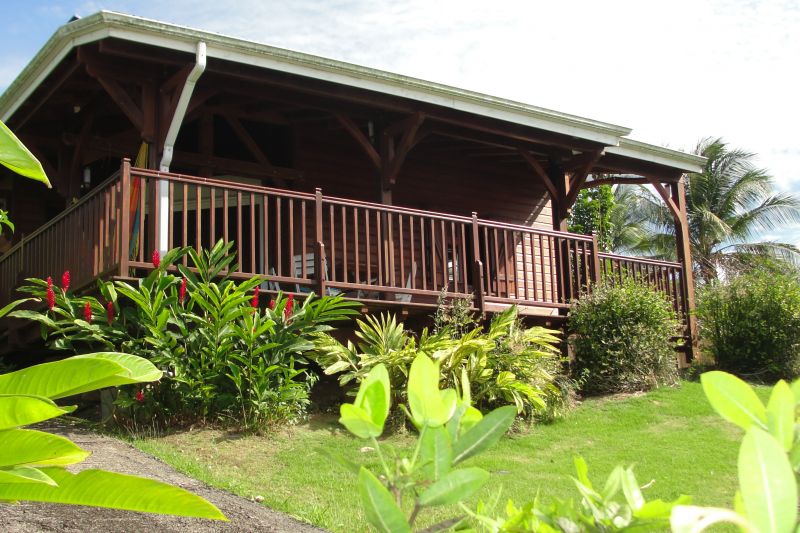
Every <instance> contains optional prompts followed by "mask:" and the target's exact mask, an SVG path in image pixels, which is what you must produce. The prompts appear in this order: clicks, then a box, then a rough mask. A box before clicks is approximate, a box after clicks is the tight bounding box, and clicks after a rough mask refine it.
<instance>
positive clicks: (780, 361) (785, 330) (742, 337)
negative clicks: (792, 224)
mask: <svg viewBox="0 0 800 533" xmlns="http://www.w3.org/2000/svg"><path fill="white" fill-rule="evenodd" d="M697 313H698V318H699V323H700V328H701V329H700V331H701V338H702V339H703V341H704V342H703V345H704V347H705V348H706V350H707V353H708V354H709V355H711V356H712V357H713V359H714V361H716V364H717V366H718V368H720V369H722V370H726V371H728V372H731V373H734V374H738V375H741V376H747V377H749V378H751V379H752V378H757V379H760V380H767V381H774V380H776V379H778V378H793V377H796V376H798V375H800V280H798V278H797V276H796V275H791V274H781V273H778V272H774V271H771V272H765V271H762V270H754V271H751V272H749V273H746V274H742V275H740V276H737V277H735V278H733V279H731V280H729V281H727V282H725V283H717V284H714V285H710V286H708V287H705V288H704V289H703V290H701V291H700V297H699V298H698V311H697Z"/></svg>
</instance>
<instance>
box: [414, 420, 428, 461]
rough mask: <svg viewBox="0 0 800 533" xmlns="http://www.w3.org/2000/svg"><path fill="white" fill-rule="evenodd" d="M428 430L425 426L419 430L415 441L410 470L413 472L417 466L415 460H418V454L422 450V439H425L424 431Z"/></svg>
mask: <svg viewBox="0 0 800 533" xmlns="http://www.w3.org/2000/svg"><path fill="white" fill-rule="evenodd" d="M426 429H428V426H427V425H424V426H422V429H421V430H419V438H418V439H417V446H416V448H414V457H413V458H412V459H411V469H412V470H414V469H415V468H416V466H417V459H418V458H419V452H420V449H421V448H422V439H423V438H424V437H425V430H426Z"/></svg>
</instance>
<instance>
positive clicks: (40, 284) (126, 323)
mask: <svg viewBox="0 0 800 533" xmlns="http://www.w3.org/2000/svg"><path fill="white" fill-rule="evenodd" d="M231 246H232V243H228V244H225V245H223V244H222V242H221V241H220V242H219V243H217V245H215V246H214V248H212V249H211V250H208V251H203V252H201V253H198V252H197V251H195V250H194V249H186V250H172V251H170V252H168V253H167V254H165V255H164V257H163V258H160V259H159V260H157V261H156V262H157V265H156V268H155V269H154V270H153V271H152V272H151V273H150V274H148V275H147V276H146V277H145V278H143V279H140V280H139V281H138V284H136V285H132V284H129V283H126V282H123V281H117V282H113V283H112V282H102V281H101V282H99V290H100V293H101V298H102V301H101V300H100V299H98V298H95V297H93V296H83V297H75V296H74V295H73V294H71V293H70V292H69V291H68V290H65V289H64V288H63V285H66V284H64V283H62V288H58V287H54V286H53V284H52V281H51V280H49V279H48V280H47V281H45V280H37V279H29V280H28V282H29V283H30V285H28V286H26V287H23V288H22V289H21V290H22V291H24V292H27V293H29V294H31V295H33V296H36V297H39V298H42V299H44V300H46V301H48V307H50V309H49V310H48V311H45V312H33V311H17V312H15V313H14V316H17V317H21V318H29V319H33V320H36V321H38V322H40V323H41V324H42V326H43V334H44V336H45V338H46V339H47V340H48V344H49V346H50V347H52V348H55V349H68V350H72V351H73V352H75V353H80V352H83V351H87V350H92V349H95V348H97V347H100V348H102V349H106V350H117V351H126V352H128V353H135V354H138V355H141V356H143V357H145V358H147V359H149V360H150V361H152V362H153V363H154V364H155V365H156V366H157V367H158V368H160V369H161V370H163V371H164V372H165V373H166V375H167V376H168V377H167V378H165V379H164V380H162V381H161V382H159V383H157V384H155V385H152V386H146V387H145V388H143V389H141V388H137V389H133V390H129V391H121V392H120V394H119V396H118V398H117V401H116V403H117V405H119V406H120V407H122V408H124V410H123V412H121V413H119V414H120V415H122V416H123V417H124V420H123V422H125V423H136V422H138V421H148V422H154V423H163V424H167V423H180V422H187V423H188V422H194V421H197V420H205V419H207V418H211V419H212V420H219V419H228V420H232V421H234V422H235V423H238V424H241V425H243V426H244V427H245V428H246V429H259V428H261V427H263V426H264V425H266V424H269V423H272V422H282V421H294V420H297V419H298V418H300V417H302V416H303V415H304V413H305V410H306V408H307V406H308V404H309V391H310V388H311V386H312V384H313V383H314V381H315V378H316V376H315V375H314V374H312V373H310V372H309V371H308V370H307V368H306V367H305V366H304V364H305V362H306V360H305V358H304V354H305V353H306V352H307V351H308V350H310V349H311V348H313V343H312V342H311V338H312V336H314V335H317V334H319V333H322V332H325V331H328V330H330V329H332V326H330V323H331V322H335V321H337V320H342V319H346V318H348V317H349V316H350V315H352V314H354V313H355V311H354V310H353V307H354V305H355V304H353V303H351V302H346V301H344V300H343V299H342V298H340V297H327V296H325V297H322V298H316V297H315V296H314V295H313V294H309V295H308V296H307V297H306V298H305V299H304V300H303V301H302V302H295V301H294V299H293V297H292V296H291V295H289V296H284V295H283V294H282V293H279V294H278V295H277V296H276V297H275V299H273V300H272V301H271V302H270V305H269V306H266V305H264V304H265V303H266V301H265V298H263V297H262V298H261V301H259V296H258V287H259V286H260V284H261V283H262V282H263V279H262V278H258V277H256V278H252V279H248V280H244V281H241V282H236V281H234V280H232V279H230V278H229V277H228V275H227V274H228V272H233V271H235V270H236V265H235V264H233V259H234V257H233V255H232V254H231V253H230V250H231ZM184 255H188V256H189V259H190V261H189V264H190V265H191V266H192V267H193V268H191V269H190V268H187V267H186V266H184V265H182V264H177V263H178V260H179V259H181V258H182V256H184ZM154 259H157V258H156V257H155V256H154ZM156 262H154V265H155V264H156ZM176 264H177V271H178V275H176V274H174V273H172V272H173V271H174V270H175V269H174V268H172V267H173V266H174V265H176ZM65 279H67V280H68V276H66V278H65ZM50 303H52V305H50Z"/></svg>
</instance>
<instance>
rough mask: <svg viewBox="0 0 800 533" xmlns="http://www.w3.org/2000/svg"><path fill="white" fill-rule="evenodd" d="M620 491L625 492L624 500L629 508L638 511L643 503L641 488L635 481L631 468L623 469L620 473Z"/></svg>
mask: <svg viewBox="0 0 800 533" xmlns="http://www.w3.org/2000/svg"><path fill="white" fill-rule="evenodd" d="M621 480H622V493H623V494H625V500H626V501H627V502H628V505H630V506H631V509H633V510H634V511H638V510H639V509H641V508H642V505H644V496H642V489H641V488H639V483H637V481H636V476H634V475H633V469H632V468H627V469H625V473H624V474H623V475H622V478H621Z"/></svg>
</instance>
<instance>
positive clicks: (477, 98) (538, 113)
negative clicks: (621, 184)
mask: <svg viewBox="0 0 800 533" xmlns="http://www.w3.org/2000/svg"><path fill="white" fill-rule="evenodd" d="M106 37H115V38H118V39H124V40H129V41H133V42H139V43H144V44H150V45H154V46H159V47H163V48H167V49H172V50H178V51H184V52H188V53H194V50H195V48H196V44H197V42H198V41H201V40H202V41H205V42H206V43H207V46H208V56H209V57H214V58H217V59H223V60H227V61H232V62H236V63H242V64H246V65H253V66H257V67H261V68H268V69H273V70H277V71H280V72H286V73H289V74H296V75H299V76H306V77H310V78H314V79H318V80H323V81H329V82H333V83H338V84H341V85H347V86H351V87H356V88H361V89H365V90H370V91H375V92H378V93H383V94H389V95H392V96H397V97H402V98H408V99H411V100H416V101H420V102H426V103H430V104H433V105H438V106H442V107H447V108H451V109H456V110H459V111H464V112H466V113H471V114H474V115H479V116H485V117H489V118H494V119H497V120H502V121H506V122H511V123H515V124H521V125H524V126H529V127H533V128H537V129H542V130H545V131H551V132H554V133H560V134H563V135H569V136H573V137H577V138H581V139H587V140H591V141H595V142H598V143H602V144H604V145H606V146H616V145H617V144H619V141H620V137H621V136H624V135H627V134H629V133H630V131H631V130H630V128H626V127H623V126H617V125H613V124H607V123H604V122H599V121H594V120H591V119H586V118H582V117H578V116H575V115H569V114H566V113H559V112H557V111H551V110H548V109H544V108H540V107H535V106H530V105H526V104H522V103H519V102H514V101H511V100H506V99H502V98H495V97H492V96H488V95H483V94H480V93H476V92H472V91H467V90H463V89H458V88H455V87H449V86H446V85H441V84H437V83H432V82H427V81H423V80H419V79H416V78H410V77H406V76H401V75H397V74H392V73H389V72H384V71H380V70H376V69H370V68H366V67H361V66H357V65H353V64H349V63H344V62H341V61H335V60H331V59H326V58H322V57H318V56H313V55H310V54H303V53H299V52H293V51H290V50H284V49H280V48H275V47H272V46H267V45H263V44H259V43H254V42H251V41H245V40H242V39H236V38H232V37H227V36H224V35H220V34H217V33H210V32H204V31H199V30H194V29H190V28H185V27H181V26H176V25H172V24H166V23H162V22H158V21H153V20H148V19H143V18H139V17H133V16H129V15H123V14H119V13H113V12H108V11H101V12H99V13H96V14H94V15H92V16H90V17H86V18H84V19H80V20H77V21H75V22H72V23H70V24H67V25H65V26H62V27H61V28H60V29H59V30H57V31H56V33H55V34H54V35H53V37H51V39H50V40H49V41H48V42H47V44H46V45H45V47H44V48H43V49H42V50H41V51H40V52H39V54H37V56H36V57H35V58H34V59H33V60H32V61H31V63H30V64H29V65H28V66H27V67H26V68H25V70H23V72H22V73H21V74H20V76H19V77H18V78H17V79H16V80H15V81H14V82H13V83H12V84H11V85H10V86H9V88H8V89H7V90H6V92H5V94H3V96H2V97H0V116H2V118H3V120H7V119H8V118H9V117H10V116H11V115H12V114H13V113H14V112H15V111H16V110H17V109H18V108H19V106H20V105H21V104H22V102H24V101H25V99H26V98H28V97H29V96H30V95H31V93H32V92H33V91H34V90H35V89H36V87H38V86H39V84H40V83H42V81H44V79H45V78H46V77H47V75H48V74H50V72H52V71H53V69H55V67H56V66H57V65H58V64H59V62H60V61H61V60H63V58H64V57H65V56H66V55H67V54H68V53H69V52H70V51H71V50H72V49H73V48H74V47H77V46H80V45H82V44H86V43H88V42H92V41H97V40H100V39H104V38H106Z"/></svg>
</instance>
